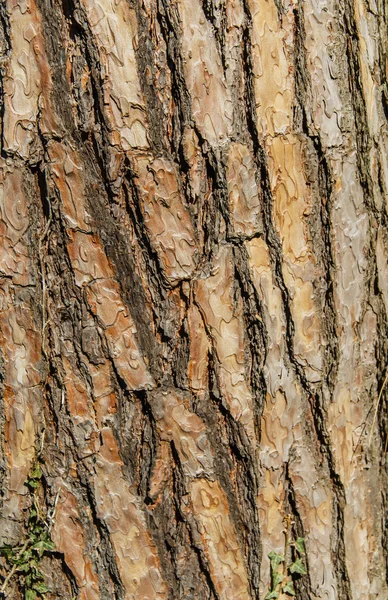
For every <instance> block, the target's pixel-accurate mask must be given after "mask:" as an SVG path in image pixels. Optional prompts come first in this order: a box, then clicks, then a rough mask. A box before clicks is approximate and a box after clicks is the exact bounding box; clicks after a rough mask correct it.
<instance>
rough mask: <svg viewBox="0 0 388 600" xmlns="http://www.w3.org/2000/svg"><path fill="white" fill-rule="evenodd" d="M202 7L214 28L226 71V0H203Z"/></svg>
mask: <svg viewBox="0 0 388 600" xmlns="http://www.w3.org/2000/svg"><path fill="white" fill-rule="evenodd" d="M202 9H203V12H204V15H205V17H206V18H207V20H208V21H209V22H210V23H211V25H212V27H213V29H214V37H215V40H216V43H217V48H218V52H219V55H220V57H221V61H222V66H223V69H224V72H225V70H226V57H225V37H226V26H227V18H226V2H224V1H221V2H219V1H218V2H217V0H202Z"/></svg>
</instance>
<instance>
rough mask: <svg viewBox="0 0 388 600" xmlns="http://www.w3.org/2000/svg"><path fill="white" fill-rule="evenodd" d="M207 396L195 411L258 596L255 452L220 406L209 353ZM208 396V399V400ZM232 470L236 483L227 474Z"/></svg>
mask: <svg viewBox="0 0 388 600" xmlns="http://www.w3.org/2000/svg"><path fill="white" fill-rule="evenodd" d="M209 389H210V396H209V398H205V399H204V400H202V401H198V403H197V407H198V408H197V413H198V414H199V415H200V417H201V418H202V419H203V420H204V422H205V423H206V425H207V428H208V431H209V432H210V431H211V432H212V434H211V436H209V441H210V443H211V446H212V449H213V453H214V464H215V471H216V475H217V479H218V480H219V482H220V484H221V485H222V487H223V489H224V491H225V493H226V496H227V499H228V505H229V510H230V516H231V518H232V520H233V523H234V526H235V529H236V533H237V536H238V538H240V540H241V541H242V548H243V550H244V554H245V560H246V563H247V567H248V570H249V573H250V578H249V581H250V587H251V592H252V598H257V599H258V598H259V596H258V590H259V581H260V564H261V547H260V528H259V515H258V509H257V496H258V491H259V474H258V467H257V456H256V454H255V451H254V449H253V448H252V445H251V444H250V442H249V440H248V438H247V435H246V432H245V429H244V426H243V425H241V424H240V423H238V422H237V421H236V420H235V419H234V418H233V417H232V416H231V414H230V412H229V410H228V409H227V408H226V407H225V406H224V404H223V401H222V398H221V395H220V392H219V383H218V377H217V368H216V358H215V357H214V356H213V354H211V355H210V365H209ZM209 400H210V401H209ZM232 471H235V473H236V487H233V485H232V484H231V478H230V474H231V472H232Z"/></svg>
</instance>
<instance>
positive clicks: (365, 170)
mask: <svg viewBox="0 0 388 600" xmlns="http://www.w3.org/2000/svg"><path fill="white" fill-rule="evenodd" d="M339 7H340V14H341V13H342V19H343V25H344V29H345V34H346V38H347V44H346V48H345V50H346V54H347V62H348V69H349V73H348V83H349V90H350V94H351V98H352V106H353V110H354V126H355V133H356V136H355V142H356V146H357V165H358V177H359V178H360V183H361V186H362V188H363V190H364V202H365V204H366V206H367V208H368V210H369V212H370V215H371V216H372V215H373V217H374V218H375V219H376V220H378V218H379V215H378V210H377V208H376V204H375V199H374V190H373V181H372V177H371V173H370V166H369V163H370V151H371V147H372V139H371V136H370V132H369V129H368V115H367V110H366V104H365V97H364V90H363V84H362V70H361V64H360V44H359V37H358V32H357V19H356V15H355V7H354V3H353V2H352V0H345V1H344V3H343V5H342V7H341V3H340V4H339Z"/></svg>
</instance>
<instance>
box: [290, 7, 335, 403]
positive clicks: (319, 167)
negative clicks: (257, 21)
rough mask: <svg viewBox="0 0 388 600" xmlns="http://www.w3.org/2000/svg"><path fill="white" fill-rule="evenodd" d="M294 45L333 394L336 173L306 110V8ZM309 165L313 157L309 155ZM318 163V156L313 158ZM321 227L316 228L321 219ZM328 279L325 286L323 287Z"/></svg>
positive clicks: (299, 124) (299, 15) (297, 120)
mask: <svg viewBox="0 0 388 600" xmlns="http://www.w3.org/2000/svg"><path fill="white" fill-rule="evenodd" d="M294 20H295V28H294V44H295V55H294V60H295V99H296V102H295V106H294V125H295V127H296V128H297V129H299V130H300V131H301V133H302V134H303V135H304V136H305V137H306V140H310V141H311V143H312V146H313V149H314V152H315V156H316V162H317V164H314V166H313V169H312V171H313V172H312V173H311V180H312V181H316V180H318V189H314V188H312V193H313V194H314V195H315V202H314V208H315V210H314V208H313V215H312V217H313V219H312V222H311V224H310V231H311V235H312V242H313V246H314V253H315V256H316V258H317V259H318V260H319V261H320V263H321V265H322V276H323V277H322V280H321V281H319V282H318V281H314V288H315V290H316V293H317V294H318V297H319V304H320V310H321V311H322V319H321V322H322V326H323V334H324V335H325V344H326V345H325V347H324V350H323V360H324V373H325V380H326V384H327V387H328V390H329V392H330V393H333V391H334V386H335V382H336V377H337V371H338V364H339V354H340V350H339V342H338V339H337V327H338V323H337V314H336V309H335V302H334V287H335V260H334V255H333V242H332V239H333V232H332V229H333V226H332V222H331V216H330V215H331V212H332V209H333V204H332V191H333V176H332V173H331V168H330V165H329V161H328V158H327V156H326V153H325V151H324V148H323V145H322V141H321V139H320V137H319V135H314V134H312V132H311V131H310V128H309V125H308V118H307V112H306V106H307V98H308V96H311V82H310V77H309V72H308V69H307V66H306V54H305V53H306V51H305V26H304V15H303V8H302V7H301V6H299V8H298V9H295V10H294ZM305 159H306V165H307V166H308V162H309V157H307V156H306V157H305ZM312 160H313V161H314V163H315V157H313V159H312ZM318 219H319V221H318V222H320V227H319V229H318V231H316V223H317V220H318ZM322 281H324V286H322Z"/></svg>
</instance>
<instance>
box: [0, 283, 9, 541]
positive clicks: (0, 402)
mask: <svg viewBox="0 0 388 600" xmlns="http://www.w3.org/2000/svg"><path fill="white" fill-rule="evenodd" d="M0 282H1V278H0ZM4 362H5V361H4V356H3V352H2V351H0V518H1V514H2V505H3V500H4V495H5V491H6V490H7V489H8V485H7V480H8V477H9V475H8V473H9V469H8V464H7V459H6V454H5V439H4V435H5V431H4V428H5V423H6V415H5V403H4V381H5V365H4ZM4 541H5V540H3V539H0V545H3V543H4Z"/></svg>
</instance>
